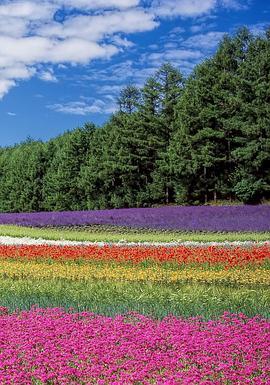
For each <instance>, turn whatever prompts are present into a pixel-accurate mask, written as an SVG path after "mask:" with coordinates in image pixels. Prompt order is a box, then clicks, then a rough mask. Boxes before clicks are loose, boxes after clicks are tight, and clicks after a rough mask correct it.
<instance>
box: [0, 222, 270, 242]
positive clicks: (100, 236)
mask: <svg viewBox="0 0 270 385" xmlns="http://www.w3.org/2000/svg"><path fill="white" fill-rule="evenodd" d="M0 236H10V237H29V238H35V239H38V238H42V239H45V240H70V241H80V242H84V241H88V242H119V241H126V242H173V241H179V242H185V241H193V242H225V241H230V242H237V241H240V242H241V241H242V242H243V241H256V242H264V241H268V240H270V233H269V232H262V233H259V232H258V233H256V232H235V233H234V232H221V233H218V232H217V233H214V232H213V233H212V232H182V233H181V232H174V231H166V232H163V231H159V230H157V231H155V232H154V231H153V232H149V231H145V232H144V231H143V230H142V231H140V232H132V231H131V232H125V234H123V233H121V229H119V232H116V231H115V228H114V230H113V231H110V230H109V229H106V230H104V231H103V232H100V231H96V227H93V230H91V227H89V228H88V229H87V230H78V229H75V230H72V229H62V228H60V229H57V228H34V227H23V226H15V225H0Z"/></svg>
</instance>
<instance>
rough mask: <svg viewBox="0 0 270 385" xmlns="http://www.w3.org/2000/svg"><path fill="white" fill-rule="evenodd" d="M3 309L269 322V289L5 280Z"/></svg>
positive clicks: (0, 292)
mask: <svg viewBox="0 0 270 385" xmlns="http://www.w3.org/2000/svg"><path fill="white" fill-rule="evenodd" d="M0 306H5V307H8V308H9V309H10V310H11V311H15V310H16V309H20V310H29V309H30V308H31V307H32V306H39V307H43V308H51V307H53V308H54V307H63V308H65V309H69V308H73V311H85V310H87V311H91V312H94V313H97V314H103V315H106V316H115V315H117V314H126V313H127V312H130V311H135V312H138V313H140V314H145V315H149V316H152V317H154V318H159V319H162V318H164V317H165V316H167V315H169V314H173V315H175V316H181V317H193V316H202V317H203V318H205V319H213V318H217V317H219V316H220V315H221V314H223V313H224V312H225V311H229V312H232V313H240V312H241V313H244V314H246V315H247V316H249V317H253V316H256V315H258V314H259V315H261V316H263V317H265V318H270V287H269V286H260V285H248V286H238V285H226V284H222V285H217V284H213V283H212V284H203V283H184V284H183V283H182V284H179V283H177V284H175V283H162V282H148V281H143V282H130V281H129V282H126V281H106V280H97V279H89V280H87V281H81V280H77V281H70V280H66V279H56V278H54V279H44V278H29V277H28V278H26V277H20V278H14V277H13V278H10V277H5V278H3V277H1V278H0Z"/></svg>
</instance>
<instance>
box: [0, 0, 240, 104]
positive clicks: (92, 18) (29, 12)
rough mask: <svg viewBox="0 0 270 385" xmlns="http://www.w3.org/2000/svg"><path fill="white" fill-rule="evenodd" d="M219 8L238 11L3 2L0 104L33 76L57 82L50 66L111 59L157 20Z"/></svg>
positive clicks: (133, 0) (160, 1)
mask: <svg viewBox="0 0 270 385" xmlns="http://www.w3.org/2000/svg"><path fill="white" fill-rule="evenodd" d="M221 3H222V4H223V6H227V7H228V6H229V4H231V6H234V7H236V5H237V2H236V0H222V1H221V0H203V1H202V0H152V1H147V5H146V4H145V2H143V1H142V2H141V1H140V0H65V1H64V0H15V1H14V0H6V1H2V2H1V4H0V99H1V98H2V97H3V96H4V95H5V94H6V93H7V92H8V91H9V90H10V89H11V88H12V87H14V86H15V85H16V84H17V83H18V82H19V81H22V80H27V79H30V78H31V77H33V76H37V77H39V78H40V79H41V80H44V81H52V82H56V81H57V79H56V77H55V74H54V71H53V68H54V66H55V65H58V66H59V65H65V66H68V65H73V66H75V65H87V64H88V63H89V62H91V61H92V60H94V59H100V60H107V59H110V58H111V57H112V56H113V55H116V54H117V53H118V52H120V51H122V50H123V49H127V48H128V47H131V46H132V45H133V44H132V42H130V41H129V40H128V39H127V37H126V35H129V34H132V33H138V32H145V31H150V30H153V29H154V28H156V27H157V26H158V25H159V23H160V19H162V18H168V17H197V16H201V15H205V14H207V13H209V12H211V11H213V10H214V9H215V7H217V6H218V4H219V5H221ZM191 43H192V42H191ZM205 44H207V43H205ZM171 54H172V56H173V55H174V54H173V53H171ZM179 54H180V55H181V56H183V57H185V56H186V55H188V54H189V53H185V52H181V53H179ZM168 59H169V57H168ZM78 110H79V109H78Z"/></svg>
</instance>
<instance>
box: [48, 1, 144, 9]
mask: <svg viewBox="0 0 270 385" xmlns="http://www.w3.org/2000/svg"><path fill="white" fill-rule="evenodd" d="M54 2H55V3H57V4H58V5H61V6H64V7H74V8H84V9H98V8H107V9H108V8H120V9H121V8H131V7H135V6H137V5H139V3H140V0H56V1H54Z"/></svg>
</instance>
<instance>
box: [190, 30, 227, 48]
mask: <svg viewBox="0 0 270 385" xmlns="http://www.w3.org/2000/svg"><path fill="white" fill-rule="evenodd" d="M223 36H224V32H208V33H205V34H199V35H194V36H192V37H190V38H188V39H187V40H185V42H184V43H183V45H184V46H185V47H189V48H200V49H203V50H211V49H214V48H216V46H217V45H218V43H219V42H220V40H221V39H222V37H223Z"/></svg>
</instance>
